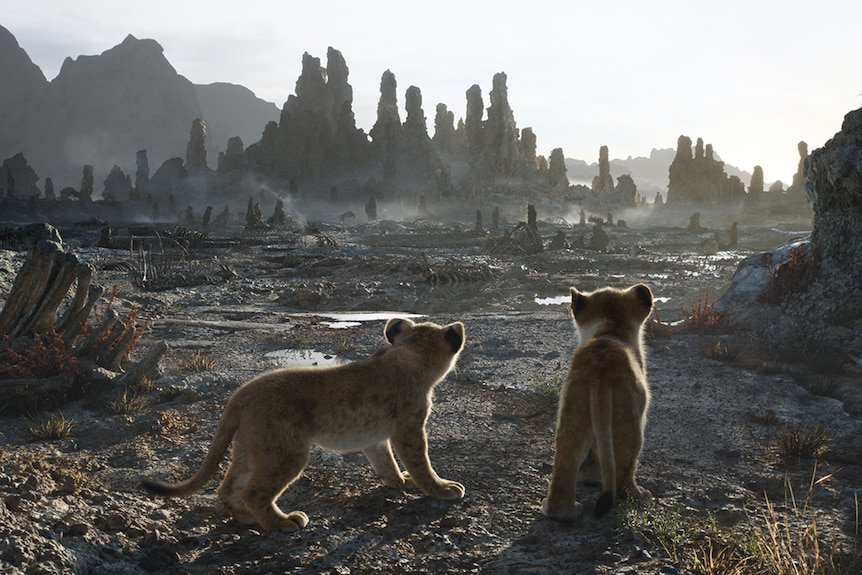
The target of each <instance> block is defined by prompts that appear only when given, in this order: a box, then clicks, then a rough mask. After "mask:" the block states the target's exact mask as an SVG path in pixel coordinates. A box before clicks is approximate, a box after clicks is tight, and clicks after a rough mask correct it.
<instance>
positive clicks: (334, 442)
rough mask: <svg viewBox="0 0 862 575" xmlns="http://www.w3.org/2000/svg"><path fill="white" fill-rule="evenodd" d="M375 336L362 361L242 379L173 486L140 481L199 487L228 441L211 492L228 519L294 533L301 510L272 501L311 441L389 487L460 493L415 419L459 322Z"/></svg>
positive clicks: (168, 492)
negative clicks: (199, 454)
mask: <svg viewBox="0 0 862 575" xmlns="http://www.w3.org/2000/svg"><path fill="white" fill-rule="evenodd" d="M384 333H385V335H386V339H387V340H388V341H389V342H390V343H391V344H392V346H391V347H387V348H383V349H381V350H378V351H377V352H375V353H374V354H373V355H371V356H370V357H368V358H366V359H364V360H360V361H356V362H353V363H348V364H345V365H338V366H333V367H311V368H284V369H279V370H276V371H272V372H269V373H265V374H263V375H260V376H258V377H256V378H255V379H253V380H251V381H249V382H248V383H246V384H245V385H243V386H242V387H240V388H239V389H238V390H237V391H236V392H235V393H234V394H233V396H232V397H231V399H230V401H229V402H228V404H227V406H226V407H225V409H224V413H223V414H222V417H221V420H220V422H219V425H218V428H217V429H216V432H215V437H214V438H213V441H212V445H211V446H210V449H209V452H208V453H207V455H206V457H205V459H204V462H203V464H202V465H201V467H200V469H199V470H198V471H197V472H196V473H195V474H194V475H193V476H192V477H190V478H189V479H186V480H185V481H182V482H179V483H176V484H168V483H164V482H161V481H150V480H147V481H144V482H143V486H144V488H146V489H147V490H149V491H150V492H151V493H154V494H156V495H162V496H167V497H181V496H184V495H189V494H190V493H193V492H195V491H197V490H199V489H201V488H202V487H203V486H204V485H205V484H206V483H207V481H208V480H209V479H210V478H211V477H212V476H213V475H214V474H215V472H216V471H217V470H218V467H219V464H220V462H221V460H222V458H223V457H224V454H225V452H226V451H227V449H228V447H229V446H230V445H231V442H233V448H232V451H231V463H230V466H229V467H228V470H227V473H226V474H225V477H224V479H223V480H222V482H221V485H220V486H219V488H218V495H219V498H220V499H221V500H222V502H223V503H224V504H225V506H227V508H228V509H229V510H230V512H231V515H233V517H234V519H236V520H237V521H240V522H243V523H250V524H253V523H259V524H260V525H261V527H263V528H264V529H265V530H266V531H274V530H278V529H283V530H287V531H295V530H297V529H300V528H302V527H304V526H305V525H306V524H307V523H308V516H307V515H306V514H305V513H303V512H302V511H294V512H292V513H290V514H285V513H283V512H282V511H281V510H280V509H279V508H278V506H277V505H276V500H277V499H278V497H279V496H280V495H281V494H282V493H283V492H284V490H285V489H287V487H288V486H289V485H290V484H291V483H292V482H293V481H294V480H296V478H297V477H299V475H300V474H301V473H302V471H303V469H304V468H305V466H306V465H307V463H308V460H309V452H310V450H311V447H312V446H314V445H319V446H321V447H324V448H326V449H331V450H335V451H358V450H362V451H363V452H364V453H365V455H366V457H367V458H368V460H369V461H370V462H371V465H372V466H373V467H374V469H375V470H376V472H377V474H378V475H379V476H380V478H381V479H382V480H383V483H384V484H386V485H389V486H391V487H395V488H398V489H405V488H408V487H413V486H415V487H418V488H419V489H421V490H422V491H423V492H424V493H425V494H427V495H429V496H431V497H435V498H438V499H459V498H461V497H463V496H464V486H463V485H461V484H460V483H456V482H454V481H448V480H446V479H441V478H440V477H439V476H438V475H437V473H435V471H434V469H433V468H432V467H431V462H430V460H429V458H428V439H427V435H426V431H425V423H426V421H427V419H428V415H429V414H430V412H431V396H432V390H433V388H434V386H435V385H436V384H437V383H438V382H440V381H441V380H442V379H443V378H444V377H445V376H446V374H447V373H448V372H449V371H450V370H451V369H452V367H453V366H454V364H455V361H456V359H457V357H458V354H459V353H460V352H461V349H463V346H464V338H465V334H464V325H463V324H462V323H460V322H456V323H452V324H449V325H447V326H439V325H436V324H433V323H419V324H416V323H413V322H412V321H410V320H409V319H400V318H397V319H391V320H389V321H388V322H387V324H386V327H385V329H384ZM393 449H394V451H395V453H396V454H397V455H398V457H399V459H400V460H401V462H402V463H403V465H404V467H405V468H406V472H405V471H401V468H400V467H399V465H398V463H397V462H396V461H395V458H394V456H393Z"/></svg>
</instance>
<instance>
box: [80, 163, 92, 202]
mask: <svg viewBox="0 0 862 575" xmlns="http://www.w3.org/2000/svg"><path fill="white" fill-rule="evenodd" d="M80 198H81V201H82V202H91V201H93V166H90V165H89V164H85V165H84V174H83V175H82V176H81V195H80Z"/></svg>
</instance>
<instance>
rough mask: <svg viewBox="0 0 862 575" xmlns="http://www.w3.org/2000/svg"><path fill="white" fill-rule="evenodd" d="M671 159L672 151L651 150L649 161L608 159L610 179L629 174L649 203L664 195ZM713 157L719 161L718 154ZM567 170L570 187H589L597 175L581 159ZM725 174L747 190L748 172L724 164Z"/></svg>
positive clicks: (596, 168)
mask: <svg viewBox="0 0 862 575" xmlns="http://www.w3.org/2000/svg"><path fill="white" fill-rule="evenodd" d="M674 156H676V150H675V149H674V148H661V149H656V148H653V149H652V150H651V151H650V155H649V157H648V158H646V157H643V156H638V157H636V158H633V157H631V156H629V157H628V158H626V159H625V160H621V159H618V158H617V159H613V160H610V165H611V176H613V178H614V181H616V179H617V178H618V177H620V176H622V175H623V174H628V175H630V176H631V177H632V179H633V180H634V182H635V184H636V185H637V187H638V192H640V193H641V195H643V196H645V197H646V198H647V199H648V200H649V201H652V199H653V197H655V193H656V192H661V193H662V194H663V195H665V196H666V195H667V183H668V170H669V168H670V164H671V162H673V158H674ZM715 157H716V158H717V159H721V158H720V157H719V155H718V154H717V153H716V154H715ZM566 169H567V170H568V172H567V173H566V176H568V178H569V181H570V182H571V183H572V184H584V185H587V186H589V185H590V184H591V183H592V181H593V177H595V176H597V175H598V174H599V163H598V162H593V163H592V164H588V163H587V162H585V161H584V160H577V159H574V158H566ZM724 171H725V173H726V174H727V175H729V176H737V177H738V178H739V179H740V180H742V183H743V184H745V187H746V188H747V187H748V184H749V182H750V181H751V173H749V172H746V171H744V170H740V169H739V168H737V167H736V166H731V165H729V164H725V165H724Z"/></svg>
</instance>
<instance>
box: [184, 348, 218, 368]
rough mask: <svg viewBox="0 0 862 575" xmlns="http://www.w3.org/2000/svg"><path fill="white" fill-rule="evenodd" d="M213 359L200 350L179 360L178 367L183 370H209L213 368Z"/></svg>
mask: <svg viewBox="0 0 862 575" xmlns="http://www.w3.org/2000/svg"><path fill="white" fill-rule="evenodd" d="M215 364H216V362H215V360H214V359H213V358H211V357H209V356H207V355H204V354H203V352H202V351H201V350H198V352H197V353H196V354H195V355H192V356H189V357H187V358H185V359H183V360H182V361H180V364H179V367H180V369H181V370H183V371H209V370H211V369H213V368H215Z"/></svg>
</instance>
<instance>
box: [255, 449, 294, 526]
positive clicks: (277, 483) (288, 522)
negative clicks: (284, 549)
mask: <svg viewBox="0 0 862 575" xmlns="http://www.w3.org/2000/svg"><path fill="white" fill-rule="evenodd" d="M258 455H259V454H258ZM267 455H268V457H256V458H255V460H254V465H253V468H252V472H251V477H250V478H249V480H248V482H247V484H246V486H245V489H243V491H242V501H243V503H245V505H246V507H247V508H248V509H249V511H251V513H253V514H254V516H255V517H256V518H257V521H258V523H260V526H261V527H263V529H264V530H265V531H278V530H285V531H297V530H299V529H302V528H303V527H305V526H306V525H308V515H306V514H305V513H303V512H302V511H293V512H291V513H284V512H283V511H282V510H281V509H279V507H278V504H277V500H278V498H279V496H281V494H282V493H284V490H285V489H287V488H288V486H290V484H291V483H293V482H294V480H296V478H297V477H299V475H300V474H301V473H302V470H303V469H305V466H306V465H308V460H309V450H308V449H306V450H304V451H300V452H295V453H273V454H267Z"/></svg>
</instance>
